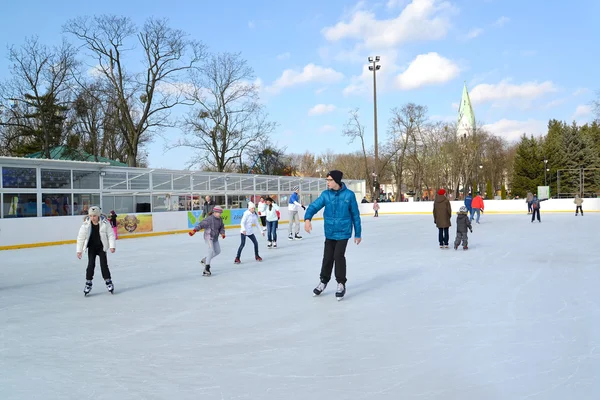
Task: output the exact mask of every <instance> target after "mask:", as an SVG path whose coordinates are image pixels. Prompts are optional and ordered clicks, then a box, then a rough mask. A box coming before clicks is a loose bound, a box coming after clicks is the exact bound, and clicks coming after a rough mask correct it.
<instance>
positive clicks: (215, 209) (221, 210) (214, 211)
mask: <svg viewBox="0 0 600 400" xmlns="http://www.w3.org/2000/svg"><path fill="white" fill-rule="evenodd" d="M216 212H218V213H222V212H223V209H222V208H221V207H219V206H215V207H214V208H213V213H216Z"/></svg>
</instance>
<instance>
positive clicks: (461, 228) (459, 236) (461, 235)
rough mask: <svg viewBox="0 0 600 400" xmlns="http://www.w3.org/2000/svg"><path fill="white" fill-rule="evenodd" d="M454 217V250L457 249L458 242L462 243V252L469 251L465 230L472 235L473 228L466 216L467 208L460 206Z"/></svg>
mask: <svg viewBox="0 0 600 400" xmlns="http://www.w3.org/2000/svg"><path fill="white" fill-rule="evenodd" d="M457 214H458V215H457V217H456V239H455V240H454V250H456V249H458V246H459V245H460V242H461V241H462V246H463V250H468V249H469V237H468V235H467V229H468V230H470V231H471V233H473V226H472V225H471V219H470V218H469V216H468V215H467V207H465V206H462V207H461V208H460V209H459V210H458V213H457Z"/></svg>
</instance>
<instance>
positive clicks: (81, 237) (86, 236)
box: [77, 215, 115, 253]
mask: <svg viewBox="0 0 600 400" xmlns="http://www.w3.org/2000/svg"><path fill="white" fill-rule="evenodd" d="M99 224H100V240H101V241H102V250H104V251H108V250H109V249H114V248H115V232H114V231H113V228H112V227H111V226H110V223H109V222H108V218H106V216H104V215H101V216H100V221H99ZM91 234H92V221H91V220H90V217H86V218H85V219H84V220H83V224H82V225H81V228H79V234H78V235H77V253H83V252H84V251H85V250H87V245H88V242H89V241H90V236H91Z"/></svg>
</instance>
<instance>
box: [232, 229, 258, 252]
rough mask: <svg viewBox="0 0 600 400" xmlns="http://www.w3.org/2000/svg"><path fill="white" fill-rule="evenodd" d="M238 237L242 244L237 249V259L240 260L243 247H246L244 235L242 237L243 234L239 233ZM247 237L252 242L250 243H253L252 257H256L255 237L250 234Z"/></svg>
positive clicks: (256, 245)
mask: <svg viewBox="0 0 600 400" xmlns="http://www.w3.org/2000/svg"><path fill="white" fill-rule="evenodd" d="M240 235H241V237H242V242H241V243H240V247H239V248H238V252H237V258H240V257H241V256H242V250H244V246H245V245H246V235H244V234H243V233H240ZM247 237H248V239H250V240H252V243H254V255H255V256H258V240H256V236H254V234H252V235H248V236H247Z"/></svg>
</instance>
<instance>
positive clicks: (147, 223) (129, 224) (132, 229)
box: [117, 214, 152, 235]
mask: <svg viewBox="0 0 600 400" xmlns="http://www.w3.org/2000/svg"><path fill="white" fill-rule="evenodd" d="M117 227H118V228H117V232H118V234H119V235H120V234H127V233H147V232H152V214H137V215H136V214H121V215H119V216H118V217H117Z"/></svg>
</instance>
